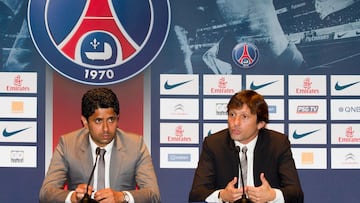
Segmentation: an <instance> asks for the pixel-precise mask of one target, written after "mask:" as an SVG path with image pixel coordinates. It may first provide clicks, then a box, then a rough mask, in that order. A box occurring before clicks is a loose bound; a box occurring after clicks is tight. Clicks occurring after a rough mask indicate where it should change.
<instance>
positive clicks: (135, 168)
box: [39, 128, 160, 203]
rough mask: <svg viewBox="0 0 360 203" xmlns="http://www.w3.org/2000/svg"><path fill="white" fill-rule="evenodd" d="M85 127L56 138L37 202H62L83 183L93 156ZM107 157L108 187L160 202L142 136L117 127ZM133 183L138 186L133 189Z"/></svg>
mask: <svg viewBox="0 0 360 203" xmlns="http://www.w3.org/2000/svg"><path fill="white" fill-rule="evenodd" d="M88 136H89V132H88V130H87V129H85V128H82V129H80V130H77V131H74V132H71V133H69V134H67V135H63V136H61V138H60V141H59V144H58V146H57V147H56V149H55V151H54V154H53V157H52V159H51V163H50V166H49V169H48V172H47V175H46V177H45V179H44V182H43V185H42V187H41V189H40V196H39V198H40V202H51V203H55V202H61V203H64V202H65V198H66V196H67V195H68V193H69V192H70V191H68V190H64V189H63V187H64V184H65V183H66V184H67V185H68V188H69V190H74V189H75V188H76V186H77V185H78V184H81V183H87V182H88V180H89V176H90V174H91V170H92V168H93V158H92V155H91V147H90V142H89V138H88ZM114 139H115V140H114V141H115V142H114V146H113V149H112V152H111V158H110V161H111V163H110V187H111V188H112V189H114V190H116V191H123V190H126V191H129V192H130V193H131V194H132V196H133V197H134V199H135V202H136V203H138V202H144V203H148V202H160V192H159V187H158V183H157V178H156V175H155V171H154V167H153V164H152V159H151V156H150V154H149V152H148V149H147V147H146V146H145V143H144V142H143V139H142V136H139V135H135V134H131V133H125V132H123V131H121V130H119V129H118V130H117V132H116V136H115V138H114ZM136 186H137V187H138V188H139V189H136Z"/></svg>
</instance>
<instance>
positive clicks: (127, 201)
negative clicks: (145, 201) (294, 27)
mask: <svg viewBox="0 0 360 203" xmlns="http://www.w3.org/2000/svg"><path fill="white" fill-rule="evenodd" d="M122 194H123V199H122V201H121V203H129V201H130V197H129V195H128V194H127V193H126V192H124V191H122Z"/></svg>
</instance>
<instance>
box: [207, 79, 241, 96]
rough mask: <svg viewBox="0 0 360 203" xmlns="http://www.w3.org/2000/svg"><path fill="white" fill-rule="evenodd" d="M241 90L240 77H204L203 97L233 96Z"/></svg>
mask: <svg viewBox="0 0 360 203" xmlns="http://www.w3.org/2000/svg"><path fill="white" fill-rule="evenodd" d="M240 90H241V75H204V81H203V91H204V95H233V94H235V93H236V92H238V91H240Z"/></svg>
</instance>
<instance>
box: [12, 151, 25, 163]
mask: <svg viewBox="0 0 360 203" xmlns="http://www.w3.org/2000/svg"><path fill="white" fill-rule="evenodd" d="M24 157H25V152H24V151H23V150H11V151H10V162H11V163H24Z"/></svg>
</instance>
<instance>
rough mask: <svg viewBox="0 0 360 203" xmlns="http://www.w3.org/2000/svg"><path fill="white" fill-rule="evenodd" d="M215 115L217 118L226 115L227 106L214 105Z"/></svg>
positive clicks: (223, 104) (224, 104) (221, 104)
mask: <svg viewBox="0 0 360 203" xmlns="http://www.w3.org/2000/svg"><path fill="white" fill-rule="evenodd" d="M216 115H218V116H223V115H227V104H226V103H216Z"/></svg>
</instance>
